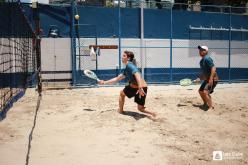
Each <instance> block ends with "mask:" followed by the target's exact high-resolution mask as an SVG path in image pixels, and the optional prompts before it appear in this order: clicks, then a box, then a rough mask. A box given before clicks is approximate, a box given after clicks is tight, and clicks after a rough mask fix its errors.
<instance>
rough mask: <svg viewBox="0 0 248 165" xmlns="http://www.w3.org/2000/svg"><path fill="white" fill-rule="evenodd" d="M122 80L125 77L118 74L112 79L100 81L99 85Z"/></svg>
mask: <svg viewBox="0 0 248 165" xmlns="http://www.w3.org/2000/svg"><path fill="white" fill-rule="evenodd" d="M124 78H125V76H124V75H123V74H120V75H119V76H117V77H114V78H112V79H110V80H107V81H104V80H101V81H100V82H99V84H100V85H105V84H115V83H117V82H119V81H121V80H123V79H124Z"/></svg>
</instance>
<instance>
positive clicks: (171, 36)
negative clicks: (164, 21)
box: [170, 7, 173, 82]
mask: <svg viewBox="0 0 248 165" xmlns="http://www.w3.org/2000/svg"><path fill="white" fill-rule="evenodd" d="M172 28H173V26H172V7H171V10H170V82H172V74H173V72H172V38H173V35H172V32H173V30H172Z"/></svg>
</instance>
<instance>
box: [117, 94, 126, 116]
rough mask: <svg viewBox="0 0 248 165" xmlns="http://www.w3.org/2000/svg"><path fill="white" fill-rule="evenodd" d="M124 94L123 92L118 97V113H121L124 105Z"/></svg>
mask: <svg viewBox="0 0 248 165" xmlns="http://www.w3.org/2000/svg"><path fill="white" fill-rule="evenodd" d="M125 96H126V95H125V93H124V92H123V91H121V92H120V96H119V110H118V112H119V113H123V107H124V103H125Z"/></svg>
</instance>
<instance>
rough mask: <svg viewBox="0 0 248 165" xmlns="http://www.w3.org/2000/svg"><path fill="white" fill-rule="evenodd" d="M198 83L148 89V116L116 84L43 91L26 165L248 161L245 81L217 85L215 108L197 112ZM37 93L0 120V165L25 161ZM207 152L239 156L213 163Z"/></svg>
mask: <svg viewBox="0 0 248 165" xmlns="http://www.w3.org/2000/svg"><path fill="white" fill-rule="evenodd" d="M198 88H199V86H198V85H192V86H188V87H182V86H177V85H168V86H149V88H148V95H147V100H146V106H147V108H149V109H150V110H152V111H154V112H156V113H157V119H156V120H151V119H150V118H149V117H147V115H145V114H143V113H141V112H139V111H138V110H137V106H136V104H135V103H134V102H133V99H128V98H126V102H125V106H124V110H125V114H118V113H117V109H118V96H119V91H120V90H121V89H123V87H101V88H81V89H63V90H46V91H44V92H43V96H42V100H41V103H40V108H39V110H38V113H37V118H36V125H35V128H34V131H33V134H32V141H31V143H30V144H31V147H30V153H29V164H30V165H43V164H47V165H53V164H60V165H68V164H70V165H82V164H84V165H86V164H94V165H98V164H99V165H100V164H113V165H116V164H118V165H124V164H125V165H126V164H130V165H132V164H135V165H137V164H143V165H164V164H195V165H198V164H238V165H239V164H240V165H241V164H247V163H248V155H247V154H248V138H247V137H248V123H247V121H248V102H247V100H248V95H247V94H248V84H247V83H243V84H242V83H241V84H218V86H217V87H216V89H215V93H214V94H213V95H212V98H213V101H214V104H215V109H214V110H208V111H203V110H201V109H200V107H199V105H201V99H200V96H198V92H197V90H198ZM37 99H38V94H37V93H36V92H35V90H34V89H28V90H27V91H26V94H25V96H24V97H23V98H21V99H20V100H19V101H18V102H17V103H15V104H14V106H13V107H12V109H11V110H10V111H9V112H8V113H7V116H6V118H5V119H4V120H2V121H1V122H0V155H1V159H0V164H5V165H7V164H8V165H16V164H25V162H26V156H27V150H28V141H29V134H30V131H31V129H32V127H33V120H34V115H35V108H36V104H37ZM213 151H223V152H225V153H241V154H242V156H241V157H235V158H232V159H229V160H227V159H225V160H222V161H214V160H213Z"/></svg>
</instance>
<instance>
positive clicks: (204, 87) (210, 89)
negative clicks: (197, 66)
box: [199, 80, 218, 94]
mask: <svg viewBox="0 0 248 165" xmlns="http://www.w3.org/2000/svg"><path fill="white" fill-rule="evenodd" d="M217 83H218V81H213V85H212V86H209V85H208V81H207V80H204V81H203V83H202V84H201V87H200V88H199V91H204V90H207V91H208V92H209V94H211V93H213V92H214V88H215V87H216V85H217Z"/></svg>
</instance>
